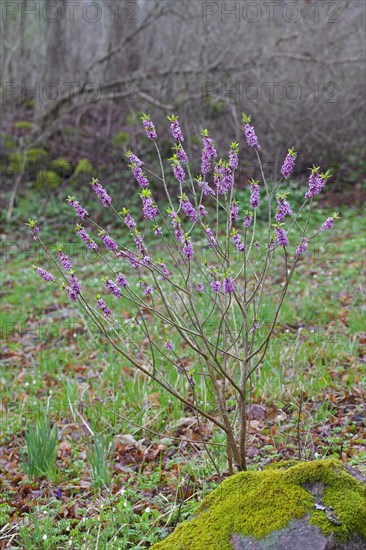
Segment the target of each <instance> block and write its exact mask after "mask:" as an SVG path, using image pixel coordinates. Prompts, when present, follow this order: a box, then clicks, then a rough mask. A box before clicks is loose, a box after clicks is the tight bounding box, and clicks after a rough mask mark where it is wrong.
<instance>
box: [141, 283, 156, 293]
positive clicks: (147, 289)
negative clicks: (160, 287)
mask: <svg viewBox="0 0 366 550" xmlns="http://www.w3.org/2000/svg"><path fill="white" fill-rule="evenodd" d="M141 287H142V288H143V289H144V294H145V296H149V294H152V291H153V288H152V286H150V285H149V284H148V283H146V282H145V281H143V282H142V283H141Z"/></svg>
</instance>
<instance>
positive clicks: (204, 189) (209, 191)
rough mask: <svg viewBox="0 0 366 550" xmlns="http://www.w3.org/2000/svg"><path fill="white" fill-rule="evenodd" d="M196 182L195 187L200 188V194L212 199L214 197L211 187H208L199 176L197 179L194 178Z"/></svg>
mask: <svg viewBox="0 0 366 550" xmlns="http://www.w3.org/2000/svg"><path fill="white" fill-rule="evenodd" d="M196 182H197V185H198V187H200V188H201V189H202V193H203V194H204V195H205V196H206V197H207V195H211V197H214V196H215V191H214V190H213V189H212V187H210V186H209V185H208V183H206V182H205V181H203V180H202V177H201V176H199V177H198V178H196Z"/></svg>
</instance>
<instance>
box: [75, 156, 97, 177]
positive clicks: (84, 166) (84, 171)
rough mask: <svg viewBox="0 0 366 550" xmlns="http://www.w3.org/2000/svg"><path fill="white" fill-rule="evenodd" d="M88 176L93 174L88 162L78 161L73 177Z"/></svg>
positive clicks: (85, 160) (86, 160)
mask: <svg viewBox="0 0 366 550" xmlns="http://www.w3.org/2000/svg"><path fill="white" fill-rule="evenodd" d="M90 174H94V168H93V166H92V164H91V163H90V162H89V161H88V159H81V160H79V162H78V164H77V166H76V168H75V172H74V177H76V176H80V175H90Z"/></svg>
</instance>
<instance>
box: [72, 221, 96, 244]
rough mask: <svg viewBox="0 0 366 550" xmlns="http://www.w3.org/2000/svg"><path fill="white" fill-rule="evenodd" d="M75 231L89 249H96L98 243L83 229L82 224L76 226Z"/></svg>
mask: <svg viewBox="0 0 366 550" xmlns="http://www.w3.org/2000/svg"><path fill="white" fill-rule="evenodd" d="M76 232H77V234H78V235H79V237H80V239H81V240H82V241H84V243H85V244H86V246H87V247H88V248H89V249H90V250H98V245H97V244H96V243H95V242H94V241H93V239H92V238H91V236H90V235H89V233H87V232H86V231H85V229H84V227H83V226H82V225H77V226H76Z"/></svg>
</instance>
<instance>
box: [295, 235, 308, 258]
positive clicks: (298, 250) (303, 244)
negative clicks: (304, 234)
mask: <svg viewBox="0 0 366 550" xmlns="http://www.w3.org/2000/svg"><path fill="white" fill-rule="evenodd" d="M307 247H308V239H306V238H303V239H301V242H300V244H299V246H298V247H297V248H296V254H297V255H299V254H303V253H304V252H305V251H306V249H307Z"/></svg>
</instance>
